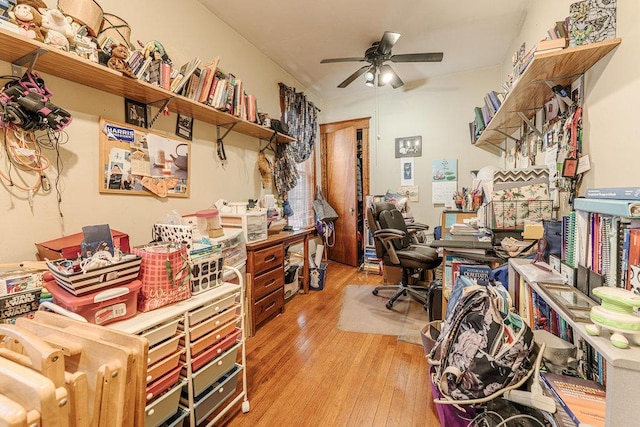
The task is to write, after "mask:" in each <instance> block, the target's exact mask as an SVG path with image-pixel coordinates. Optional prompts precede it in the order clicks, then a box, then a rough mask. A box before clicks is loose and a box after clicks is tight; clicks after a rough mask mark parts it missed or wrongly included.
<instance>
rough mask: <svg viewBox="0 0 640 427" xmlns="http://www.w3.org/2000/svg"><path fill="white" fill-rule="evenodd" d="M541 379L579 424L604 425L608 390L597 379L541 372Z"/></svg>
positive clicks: (595, 426) (596, 426) (597, 426)
mask: <svg viewBox="0 0 640 427" xmlns="http://www.w3.org/2000/svg"><path fill="white" fill-rule="evenodd" d="M540 379H541V380H542V382H543V383H544V385H545V387H547V388H548V389H549V390H550V391H551V393H552V394H553V395H554V397H555V398H556V399H557V401H558V403H560V406H562V409H564V410H565V411H566V412H567V414H568V415H569V416H570V417H571V419H572V420H573V422H574V423H576V425H578V426H594V427H599V426H602V427H604V425H605V421H604V418H605V404H606V392H605V389H604V387H603V386H602V385H600V384H598V383H597V382H595V381H590V380H585V379H582V378H577V377H569V376H566V375H559V374H554V373H551V372H541V373H540Z"/></svg>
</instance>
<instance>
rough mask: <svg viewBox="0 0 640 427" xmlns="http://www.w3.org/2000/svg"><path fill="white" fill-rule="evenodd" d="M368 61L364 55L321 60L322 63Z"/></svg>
mask: <svg viewBox="0 0 640 427" xmlns="http://www.w3.org/2000/svg"><path fill="white" fill-rule="evenodd" d="M360 61H366V59H365V58H362V57H357V58H356V57H353V58H327V59H323V60H322V61H320V63H321V64H329V63H332V62H360Z"/></svg>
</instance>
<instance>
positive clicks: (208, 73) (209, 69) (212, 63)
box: [197, 56, 220, 102]
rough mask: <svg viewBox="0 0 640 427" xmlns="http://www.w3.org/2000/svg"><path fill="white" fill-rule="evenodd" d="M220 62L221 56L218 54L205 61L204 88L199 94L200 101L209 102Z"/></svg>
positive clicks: (203, 66)
mask: <svg viewBox="0 0 640 427" xmlns="http://www.w3.org/2000/svg"><path fill="white" fill-rule="evenodd" d="M219 63H220V57H219V56H216V57H215V58H213V59H211V60H209V61H207V62H205V63H203V64H202V68H203V70H205V71H204V81H203V83H202V90H201V91H200V94H199V96H198V99H197V101H198V102H207V101H208V100H209V96H210V92H211V85H212V84H213V81H214V78H215V75H216V70H217V69H218V64H219Z"/></svg>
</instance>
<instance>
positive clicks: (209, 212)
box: [196, 209, 218, 218]
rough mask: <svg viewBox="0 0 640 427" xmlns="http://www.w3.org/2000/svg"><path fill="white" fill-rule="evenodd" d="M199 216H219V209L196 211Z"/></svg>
mask: <svg viewBox="0 0 640 427" xmlns="http://www.w3.org/2000/svg"><path fill="white" fill-rule="evenodd" d="M196 216H197V217H198V218H211V217H212V216H218V209H205V210H202V211H198V212H196Z"/></svg>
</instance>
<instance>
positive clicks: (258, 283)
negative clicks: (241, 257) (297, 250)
mask: <svg viewBox="0 0 640 427" xmlns="http://www.w3.org/2000/svg"><path fill="white" fill-rule="evenodd" d="M313 234H315V228H309V229H305V230H297V231H281V232H280V233H277V234H270V235H269V237H268V238H267V240H263V241H261V242H256V243H250V244H247V293H246V297H247V304H246V307H247V319H248V321H249V323H250V324H249V325H248V327H247V333H248V335H249V336H253V335H254V334H255V332H256V330H257V329H258V327H259V326H261V325H262V324H264V323H266V322H267V321H269V320H270V319H272V318H273V317H275V316H277V315H278V314H279V313H282V312H283V311H284V275H285V271H284V259H285V252H286V249H287V248H288V247H289V246H291V245H295V244H298V243H302V244H303V246H304V249H303V258H304V259H303V267H302V270H303V273H302V292H303V293H308V292H309V238H310V237H311V236H312V235H313Z"/></svg>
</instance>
